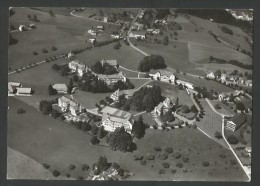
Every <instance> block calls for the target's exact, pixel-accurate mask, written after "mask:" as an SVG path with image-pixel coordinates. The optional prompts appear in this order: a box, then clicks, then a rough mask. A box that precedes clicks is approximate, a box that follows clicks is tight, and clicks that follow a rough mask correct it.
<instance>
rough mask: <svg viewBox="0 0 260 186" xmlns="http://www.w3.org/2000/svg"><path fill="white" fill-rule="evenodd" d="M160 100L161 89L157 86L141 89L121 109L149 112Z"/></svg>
mask: <svg viewBox="0 0 260 186" xmlns="http://www.w3.org/2000/svg"><path fill="white" fill-rule="evenodd" d="M162 99H163V98H162V96H161V88H160V87H159V86H153V87H152V88H148V87H142V88H141V89H140V90H138V91H136V92H135V93H134V95H133V97H132V98H130V99H128V100H126V101H125V103H124V105H123V109H124V110H130V109H131V110H135V111H138V112H140V111H147V112H151V111H152V110H153V108H154V107H155V106H157V105H158V104H159V103H160V102H161V101H162Z"/></svg>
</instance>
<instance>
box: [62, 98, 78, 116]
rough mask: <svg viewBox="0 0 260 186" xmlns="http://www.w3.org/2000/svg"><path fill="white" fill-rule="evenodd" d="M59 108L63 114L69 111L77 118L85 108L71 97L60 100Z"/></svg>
mask: <svg viewBox="0 0 260 186" xmlns="http://www.w3.org/2000/svg"><path fill="white" fill-rule="evenodd" d="M58 106H59V107H60V108H61V111H62V112H67V111H69V112H70V113H71V114H72V115H73V116H77V115H78V114H79V113H80V112H81V111H82V109H83V107H82V106H81V105H80V104H79V103H78V102H77V101H76V100H74V99H72V98H71V97H69V96H62V97H60V98H59V99H58Z"/></svg>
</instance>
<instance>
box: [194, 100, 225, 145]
mask: <svg viewBox="0 0 260 186" xmlns="http://www.w3.org/2000/svg"><path fill="white" fill-rule="evenodd" d="M200 103H201V105H202V107H203V110H204V112H205V115H203V118H200V121H196V122H195V123H196V125H197V126H198V127H199V128H200V129H201V130H202V131H203V132H205V133H206V134H207V135H208V136H210V137H211V138H212V139H213V140H215V141H217V142H219V143H220V144H222V145H223V146H225V147H228V146H227V144H226V142H225V141H224V139H217V138H216V137H215V135H214V134H215V132H220V133H221V132H222V117H221V116H220V115H219V114H217V113H215V112H214V111H213V110H212V109H211V107H210V106H209V104H208V103H207V102H206V100H200Z"/></svg>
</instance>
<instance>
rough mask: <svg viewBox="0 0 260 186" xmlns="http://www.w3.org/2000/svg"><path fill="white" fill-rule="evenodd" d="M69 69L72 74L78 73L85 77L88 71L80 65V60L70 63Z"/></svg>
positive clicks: (84, 66) (83, 65)
mask: <svg viewBox="0 0 260 186" xmlns="http://www.w3.org/2000/svg"><path fill="white" fill-rule="evenodd" d="M69 68H70V69H71V71H72V72H77V73H78V75H79V76H83V74H84V73H85V72H86V71H87V70H88V67H87V66H86V65H85V64H83V63H80V62H79V60H73V61H71V62H69Z"/></svg>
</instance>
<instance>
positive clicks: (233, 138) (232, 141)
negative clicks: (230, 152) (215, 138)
mask: <svg viewBox="0 0 260 186" xmlns="http://www.w3.org/2000/svg"><path fill="white" fill-rule="evenodd" d="M227 141H228V142H229V143H230V144H234V145H235V144H238V139H237V137H236V136H235V135H230V136H228V137H227Z"/></svg>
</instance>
